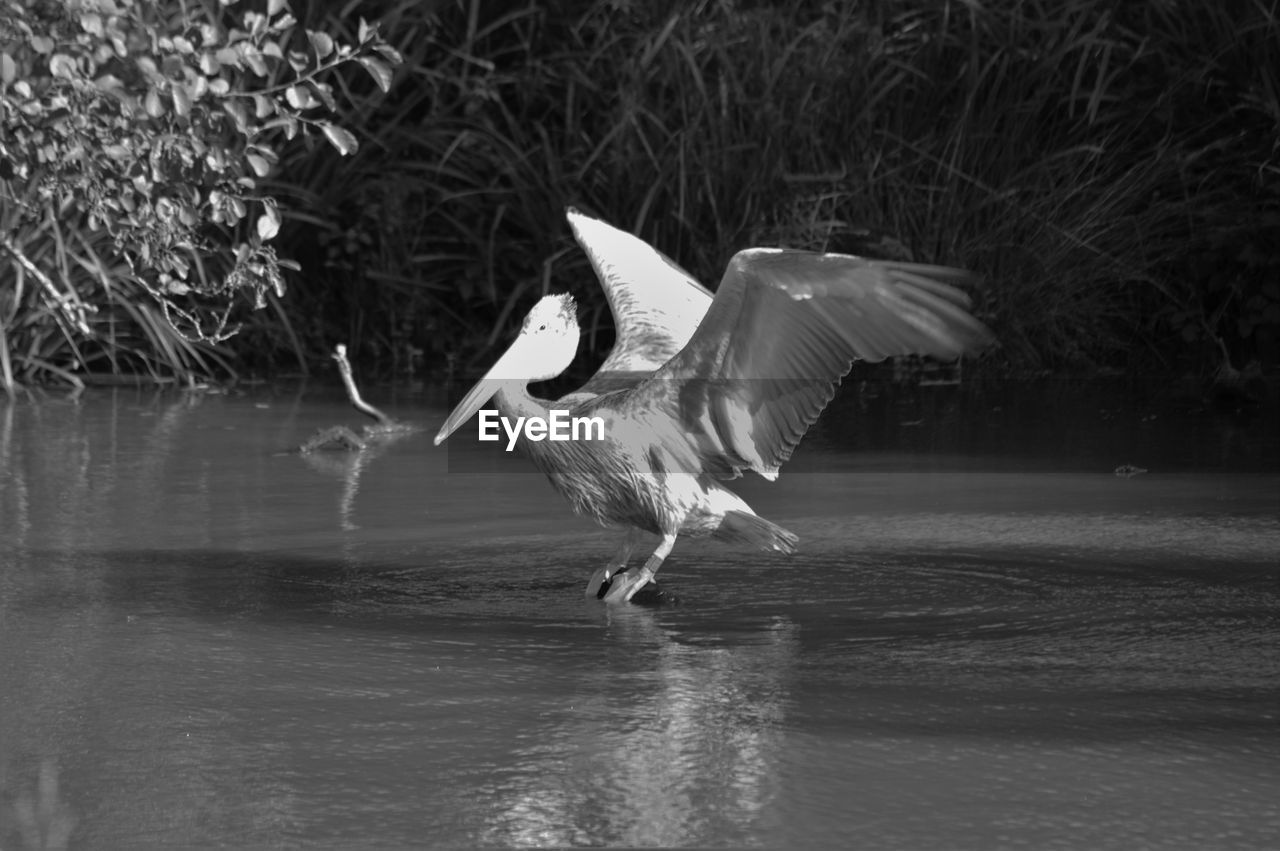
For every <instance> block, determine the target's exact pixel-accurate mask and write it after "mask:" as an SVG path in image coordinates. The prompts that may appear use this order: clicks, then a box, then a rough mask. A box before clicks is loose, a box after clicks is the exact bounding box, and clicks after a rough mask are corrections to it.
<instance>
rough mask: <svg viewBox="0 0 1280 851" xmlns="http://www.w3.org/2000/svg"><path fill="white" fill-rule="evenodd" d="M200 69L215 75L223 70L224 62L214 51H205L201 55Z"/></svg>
mask: <svg viewBox="0 0 1280 851" xmlns="http://www.w3.org/2000/svg"><path fill="white" fill-rule="evenodd" d="M200 70H201V71H203V72H204V73H206V74H208V75H209V76H213V75H214V74H216V73H218V72H219V71H221V70H222V63H221V62H219V61H218V57H217V56H214V55H213V54H212V53H205V54H202V55H201V56H200Z"/></svg>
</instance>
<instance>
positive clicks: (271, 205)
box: [258, 200, 280, 242]
mask: <svg viewBox="0 0 1280 851" xmlns="http://www.w3.org/2000/svg"><path fill="white" fill-rule="evenodd" d="M262 208H263V212H262V215H261V216H259V217H258V238H259V239H261V240H262V241H263V242H266V241H267V240H269V239H271V238H272V237H274V236H275V235H276V234H277V233H279V232H280V211H279V210H277V209H276V204H275V202H274V201H270V200H268V201H264V202H262Z"/></svg>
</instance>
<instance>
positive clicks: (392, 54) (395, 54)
mask: <svg viewBox="0 0 1280 851" xmlns="http://www.w3.org/2000/svg"><path fill="white" fill-rule="evenodd" d="M373 49H374V50H376V51H378V52H379V53H381V54H382V58H383V59H385V60H387V61H388V62H390V63H391V64H392V65H399V64H400V63H401V62H403V61H404V57H403V56H401V55H400V51H398V50H396V49H395V48H394V47H392V46H391V45H389V44H377V45H374V47H373Z"/></svg>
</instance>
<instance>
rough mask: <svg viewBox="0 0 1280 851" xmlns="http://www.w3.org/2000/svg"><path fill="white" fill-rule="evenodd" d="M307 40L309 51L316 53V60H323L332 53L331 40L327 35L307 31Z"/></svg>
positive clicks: (316, 31)
mask: <svg viewBox="0 0 1280 851" xmlns="http://www.w3.org/2000/svg"><path fill="white" fill-rule="evenodd" d="M307 39H308V40H309V41H310V42H311V49H312V50H314V51H315V52H316V58H317V59H324V58H325V57H326V56H328V55H329V54H330V53H333V39H332V38H330V37H329V35H328V34H327V33H322V32H320V31H319V30H307Z"/></svg>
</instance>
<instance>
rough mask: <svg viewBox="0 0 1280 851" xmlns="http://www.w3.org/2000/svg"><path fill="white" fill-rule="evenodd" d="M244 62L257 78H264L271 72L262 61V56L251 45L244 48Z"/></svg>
mask: <svg viewBox="0 0 1280 851" xmlns="http://www.w3.org/2000/svg"><path fill="white" fill-rule="evenodd" d="M244 61H245V64H246V65H248V66H249V67H250V68H251V69H253V73H255V74H257V75H258V76H259V77H265V76H267V75H268V74H270V73H271V70H270V69H269V68H267V63H266V62H264V61H263V59H262V54H261V53H259V52H258V51H257V50H256V49H255V48H254V47H253V46H252V45H246V46H245V50H244Z"/></svg>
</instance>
